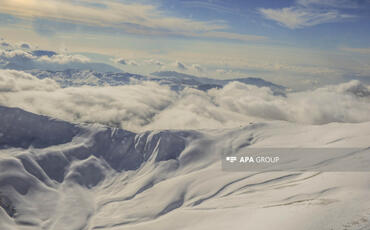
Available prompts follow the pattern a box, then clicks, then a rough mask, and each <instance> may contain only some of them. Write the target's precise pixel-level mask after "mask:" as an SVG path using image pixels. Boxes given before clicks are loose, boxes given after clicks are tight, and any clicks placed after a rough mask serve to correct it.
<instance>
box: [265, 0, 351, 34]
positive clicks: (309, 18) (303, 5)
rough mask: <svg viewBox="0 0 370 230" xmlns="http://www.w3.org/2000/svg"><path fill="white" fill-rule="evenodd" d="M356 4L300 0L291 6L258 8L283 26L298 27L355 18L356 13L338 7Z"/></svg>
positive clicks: (343, 1) (268, 17) (338, 1)
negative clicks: (351, 13) (347, 12)
mask: <svg viewBox="0 0 370 230" xmlns="http://www.w3.org/2000/svg"><path fill="white" fill-rule="evenodd" d="M354 6H355V5H354V4H350V1H346V0H324V1H318V0H298V1H297V2H296V4H295V5H294V6H291V7H285V8H279V9H272V8H260V9H258V10H259V12H260V14H261V15H262V16H263V17H265V18H267V19H269V20H273V21H275V22H277V23H278V24H280V25H281V26H284V27H287V28H290V29H298V28H303V27H308V26H314V25H318V24H323V23H330V22H337V21H341V20H345V19H350V18H354V17H355V16H354V15H349V14H346V13H342V12H341V11H340V10H338V8H353V7H354Z"/></svg>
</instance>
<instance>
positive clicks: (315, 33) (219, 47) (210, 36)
mask: <svg viewBox="0 0 370 230" xmlns="http://www.w3.org/2000/svg"><path fill="white" fill-rule="evenodd" d="M369 28H370V1H369V0H284V1H265V0H228V1H222V0H208V1H197V0H195V1H191V0H157V1H148V0H139V1H125V0H106V1H98V0H63V1H62V0H48V1H43V0H0V37H1V38H2V41H1V46H3V47H6V46H7V44H8V45H11V46H13V47H14V46H18V47H20V46H21V45H24V44H26V46H27V45H28V46H29V47H30V48H32V49H46V50H54V51H56V52H58V53H69V54H79V55H84V56H86V57H87V58H89V59H91V60H94V61H100V62H105V63H107V64H111V65H114V66H115V67H117V68H120V69H122V70H123V71H127V72H132V73H139V74H149V73H151V72H154V71H163V70H175V71H178V72H184V73H188V74H193V75H197V76H204V77H212V78H220V79H221V78H223V79H231V78H238V77H260V78H264V79H266V80H270V81H273V82H275V83H278V84H283V85H286V86H288V87H292V88H309V87H315V86H319V85H325V84H329V83H333V82H344V81H348V80H351V79H358V80H361V81H364V82H367V83H368V82H370V29H369ZM26 46H23V48H25V47H26ZM21 48H22V47H21Z"/></svg>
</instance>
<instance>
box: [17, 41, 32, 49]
mask: <svg viewBox="0 0 370 230" xmlns="http://www.w3.org/2000/svg"><path fill="white" fill-rule="evenodd" d="M18 46H19V48H21V49H31V45H30V44H29V43H26V42H22V43H20V44H19V45H18Z"/></svg>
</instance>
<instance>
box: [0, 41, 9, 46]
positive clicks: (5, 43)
mask: <svg viewBox="0 0 370 230" xmlns="http://www.w3.org/2000/svg"><path fill="white" fill-rule="evenodd" d="M0 46H2V47H11V45H10V44H9V43H7V42H4V41H3V42H1V43H0Z"/></svg>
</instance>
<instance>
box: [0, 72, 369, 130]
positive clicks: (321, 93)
mask: <svg viewBox="0 0 370 230" xmlns="http://www.w3.org/2000/svg"><path fill="white" fill-rule="evenodd" d="M0 78H1V79H0V104H1V105H5V106H12V107H20V108H23V109H25V110H28V111H30V112H34V113H37V114H43V115H48V116H51V117H55V118H59V119H63V120H67V121H72V122H98V123H102V124H107V125H112V126H120V127H122V128H124V129H128V130H132V131H143V130H150V129H201V128H231V127H239V126H240V125H246V124H249V122H253V121H269V120H284V121H289V122H294V123H305V124H315V125H319V124H326V123H330V122H365V121H370V117H369V114H370V88H369V86H366V85H363V84H361V83H360V82H358V81H351V82H348V83H345V84H340V85H333V86H327V87H322V88H319V89H316V90H311V91H302V92H291V93H287V95H286V97H283V96H276V95H274V94H273V92H272V91H271V90H270V89H268V88H258V87H255V86H251V85H245V84H242V83H239V82H232V83H229V84H228V85H226V86H225V87H224V88H222V89H211V90H209V91H207V92H204V91H199V90H196V89H191V88H186V89H184V90H183V91H179V92H175V91H172V90H171V89H170V88H169V87H168V86H164V85H159V84H157V83H155V82H142V83H139V84H133V85H125V86H115V87H110V86H109V87H108V86H104V87H87V86H84V87H71V88H61V87H59V86H58V85H57V84H56V83H55V82H54V81H53V80H50V79H43V80H40V79H37V78H36V77H34V76H31V75H29V74H26V73H24V72H20V71H9V70H0Z"/></svg>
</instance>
